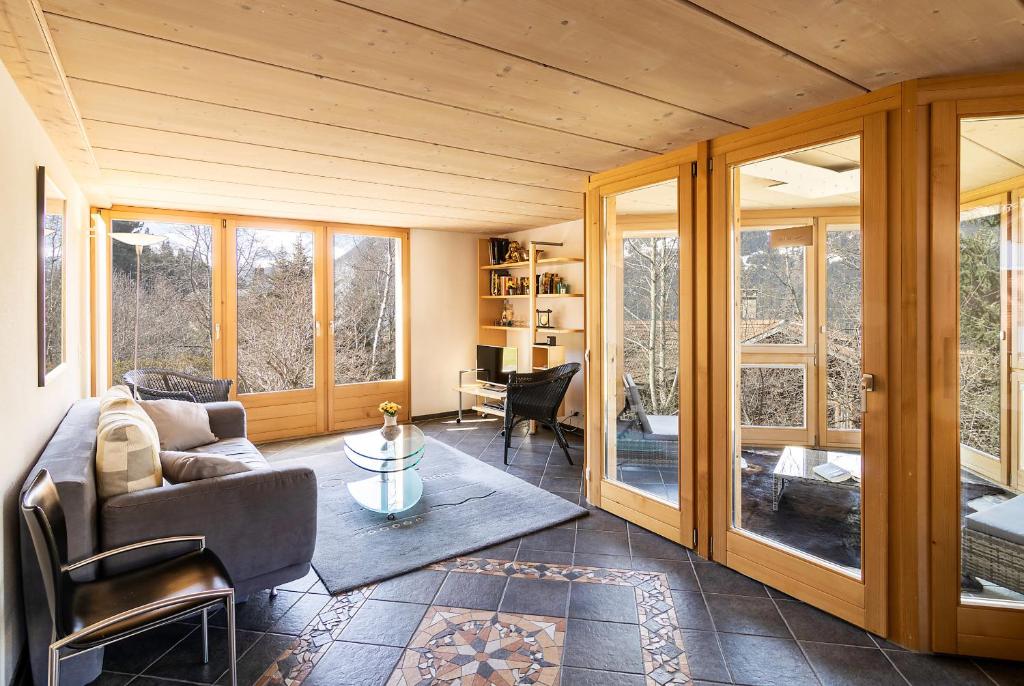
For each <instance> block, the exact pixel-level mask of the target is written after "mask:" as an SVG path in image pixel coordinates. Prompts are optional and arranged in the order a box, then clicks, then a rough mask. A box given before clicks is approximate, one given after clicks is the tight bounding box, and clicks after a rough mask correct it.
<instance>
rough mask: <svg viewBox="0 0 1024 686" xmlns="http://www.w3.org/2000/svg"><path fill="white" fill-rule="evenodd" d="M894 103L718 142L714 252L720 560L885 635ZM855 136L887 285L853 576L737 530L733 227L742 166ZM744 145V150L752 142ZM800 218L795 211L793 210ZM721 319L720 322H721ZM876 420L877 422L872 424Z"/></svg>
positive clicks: (872, 287)
mask: <svg viewBox="0 0 1024 686" xmlns="http://www.w3.org/2000/svg"><path fill="white" fill-rule="evenodd" d="M884 103H885V101H884V100H882V101H877V100H875V101H872V102H870V103H869V104H867V103H866V104H865V106H864V107H863V109H867V110H868V111H864V112H858V108H856V107H852V108H849V109H848V110H847V115H846V116H845V117H838V116H834V117H832V118H831V120H829V118H824V119H823V118H821V117H817V118H816V117H810V116H808V117H806V118H805V119H803V120H802V121H801V123H800V125H799V126H794V125H793V122H790V126H789V127H782V128H780V129H778V130H774V131H772V130H771V129H770V128H769V129H768V131H765V130H757V131H755V132H749V133H748V134H746V135H741V134H736V135H734V136H728V137H725V138H723V139H721V141H717V142H716V141H713V142H712V155H713V158H712V160H713V168H714V176H713V179H712V219H713V221H714V227H713V236H712V245H711V270H712V280H713V285H712V288H711V317H712V332H711V333H712V339H711V355H712V366H711V377H712V382H711V385H712V388H713V389H714V390H713V393H712V399H711V402H712V406H711V421H712V436H713V444H712V453H711V456H712V465H713V466H712V468H713V475H714V476H713V488H714V498H713V501H714V508H715V510H714V527H715V539H716V540H717V541H720V542H721V543H718V544H717V545H713V546H712V553H713V556H714V559H715V560H717V561H719V562H722V563H723V564H725V565H726V566H729V567H732V568H734V569H736V570H738V571H740V572H742V573H744V574H746V575H748V576H751V577H753V578H756V579H758V580H760V581H763V582H765V583H768V584H770V585H771V586H773V587H775V588H778V589H780V590H782V591H784V592H786V593H788V594H790V595H792V596H794V597H797V598H800V599H802V600H805V601H808V602H810V603H812V604H814V605H816V606H818V607H821V608H822V609H824V610H826V611H828V612H831V613H832V614H835V615H838V616H840V617H842V618H844V619H846V620H848V621H850V622H852V623H854V624H857V625H860V626H863V627H865V628H867V629H869V630H871V631H874V632H876V633H879V634H882V635H884V634H885V633H886V628H887V617H886V609H887V606H886V595H887V583H888V579H887V576H888V572H887V566H888V551H887V541H888V535H887V531H886V526H885V523H886V521H887V517H886V513H887V508H888V503H887V497H888V483H887V479H888V474H887V468H886V464H885V463H886V444H887V439H888V427H887V422H888V408H887V398H886V387H887V382H888V348H887V343H886V338H887V332H888V323H887V317H888V309H887V300H886V296H887V281H888V263H887V241H888V233H887V226H888V222H887V211H888V206H887V203H888V173H889V160H888V155H887V150H888V148H887V146H888V137H887V125H888V122H887V114H886V109H888V108H886V107H885V106H884ZM794 129H795V130H794ZM853 136H860V137H861V151H862V152H861V169H862V179H863V180H862V185H861V206H860V215H861V227H862V231H864V248H863V250H864V252H863V260H864V264H865V265H874V267H872V269H871V271H872V273H874V274H877V275H878V277H880V278H871V279H868V278H865V283H864V295H863V298H864V300H865V302H873V303H875V306H874V307H870V308H868V307H865V308H864V311H863V313H862V317H863V319H862V321H863V331H864V334H863V335H864V338H865V339H866V340H867V339H869V338H870V340H873V341H875V345H873V346H872V347H870V348H865V355H864V358H863V368H864V369H865V371H866V372H868V373H872V374H874V375H875V379H876V388H878V391H876V392H875V393H872V394H869V396H868V398H869V400H868V408H867V410H868V411H867V413H866V414H865V419H864V422H865V427H866V428H868V427H870V429H871V430H870V431H865V432H864V446H863V454H864V456H865V458H864V459H865V461H864V466H863V480H862V484H863V488H862V501H861V502H862V506H861V512H862V546H861V559H862V565H861V567H862V572H861V575H860V578H859V579H858V578H854V577H852V576H850V575H848V574H846V573H844V572H842V571H839V570H838V569H837V568H835V567H833V566H832V565H829V564H828V563H826V562H824V561H821V560H818V559H815V558H812V557H810V556H807V555H805V554H802V553H799V552H798V551H793V550H784V549H782V548H780V547H777V546H775V545H772V544H769V543H768V542H767V541H765V540H763V539H760V538H759V537H758V536H756V535H753V534H751V533H750V532H745V531H742V530H740V529H738V528H736V527H733V526H732V525H731V521H732V516H733V514H732V508H731V507H730V503H731V502H732V500H733V498H737V497H738V493H737V489H736V485H735V483H734V479H733V470H732V463H733V440H734V437H735V434H734V422H735V417H734V409H735V408H734V405H733V398H732V389H733V386H734V383H735V379H734V374H735V370H734V367H733V365H734V357H733V355H734V353H733V341H732V333H731V332H732V326H731V324H730V319H731V314H730V313H731V311H732V304H733V296H732V291H733V278H732V277H733V268H734V267H733V262H732V260H733V256H732V242H733V224H734V220H733V217H734V214H733V211H732V204H733V202H734V197H733V193H732V189H731V174H732V171H731V170H732V169H733V168H734V167H735V165H738V164H740V163H743V162H749V161H753V160H757V159H763V158H765V157H770V156H773V155H778V154H781V153H785V152H787V151H790V150H799V149H801V148H806V147H810V146H815V145H822V144H827V143H829V142H832V141H836V140H842V139H844V138H850V137H853ZM744 142H745V144H744ZM790 213H791V214H792V213H793V211H790ZM716 313H718V314H716ZM869 422H870V423H869Z"/></svg>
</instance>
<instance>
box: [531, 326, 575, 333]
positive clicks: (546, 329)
mask: <svg viewBox="0 0 1024 686" xmlns="http://www.w3.org/2000/svg"><path fill="white" fill-rule="evenodd" d="M537 333H538V334H541V333H545V334H547V333H583V329H548V328H546V327H541V326H538V327H537Z"/></svg>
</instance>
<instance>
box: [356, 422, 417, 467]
mask: <svg viewBox="0 0 1024 686" xmlns="http://www.w3.org/2000/svg"><path fill="white" fill-rule="evenodd" d="M390 428H391V429H392V430H394V436H390V435H389V436H387V437H385V435H384V432H383V430H382V429H374V430H372V431H363V432H362V433H357V434H352V435H351V436H346V437H345V447H346V448H347V449H348V450H350V451H352V452H353V453H355V454H356V455H358V456H360V457H364V458H367V459H368V460H372V461H376V462H412V460H409V458H411V457H413V456H414V455H417V454H418V453H421V452H422V451H423V444H424V438H423V432H422V431H420V429H419V427H417V426H413V425H411V424H403V425H401V426H396V427H390ZM360 462H363V460H360ZM416 462H418V460H416ZM381 466H382V467H384V468H385V469H388V470H389V471H390V470H391V469H392V468H394V467H395V466H397V465H391V466H390V467H389V466H388V465H381ZM409 466H412V465H409Z"/></svg>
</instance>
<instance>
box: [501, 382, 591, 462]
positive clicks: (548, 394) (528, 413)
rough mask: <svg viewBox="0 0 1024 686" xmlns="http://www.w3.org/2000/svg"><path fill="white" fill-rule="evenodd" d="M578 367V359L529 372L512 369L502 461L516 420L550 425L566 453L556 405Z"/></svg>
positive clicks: (566, 457)
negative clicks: (513, 370)
mask: <svg viewBox="0 0 1024 686" xmlns="http://www.w3.org/2000/svg"><path fill="white" fill-rule="evenodd" d="M579 370H580V364H579V362H569V363H568V364H562V365H559V366H557V367H552V368H551V369H545V370H543V371H540V372H534V373H532V374H519V373H516V372H513V373H512V374H510V375H509V380H508V395H507V396H506V398H505V464H508V449H509V447H510V445H511V442H512V429H514V428H515V427H516V426H517V425H518V424H521V423H523V422H528V421H535V422H537V423H539V424H542V425H544V426H546V427H548V428H549V429H551V430H552V431H553V432H554V434H555V439H556V440H557V441H558V445H560V446H561V448H562V450H563V451H564V452H565V459H567V460H568V461H569V464H572V457H570V456H569V442H568V441H566V440H565V436H564V435H563V434H562V428H561V427H560V426H559V424H558V416H557V415H558V406H559V405H561V404H562V399H563V398H565V393H566V391H568V390H569V382H570V381H572V377H573V376H575V375H576V372H578V371H579Z"/></svg>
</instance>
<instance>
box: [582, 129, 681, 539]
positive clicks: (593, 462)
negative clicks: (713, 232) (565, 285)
mask: <svg viewBox="0 0 1024 686" xmlns="http://www.w3.org/2000/svg"><path fill="white" fill-rule="evenodd" d="M697 159H698V150H697V146H692V147H691V148H687V149H686V150H683V151H680V152H679V153H677V154H673V155H670V156H666V157H664V158H659V164H656V165H654V166H649V165H638V166H637V167H635V170H636V171H635V173H627V174H616V175H614V176H608V177H603V178H601V177H594V178H592V180H591V184H590V187H589V188H588V192H587V219H586V222H585V226H586V261H587V265H588V267H587V270H586V280H587V284H586V289H587V290H586V292H587V294H588V297H587V302H586V308H587V327H586V329H587V330H586V337H587V352H586V361H587V365H586V373H587V417H588V425H587V447H588V449H587V467H586V472H585V476H586V480H587V486H586V495H587V499H588V500H589V501H590V502H591V503H592V504H594V505H595V506H597V507H600V508H602V509H605V510H608V511H609V512H612V513H614V514H616V515H619V516H620V517H623V518H624V519H627V520H629V521H632V522H634V523H635V524H638V525H640V526H642V527H644V528H646V529H649V530H651V531H654V532H655V533H658V534H660V535H662V536H664V537H665V538H668V539H670V540H673V541H675V542H677V543H680V544H681V545H684V546H686V547H694V546H696V545H697V542H698V538H699V534H698V531H697V525H696V524H697V521H698V517H697V511H696V510H697V508H696V493H697V488H696V473H697V469H696V461H695V446H696V437H695V427H696V423H695V411H696V395H695V393H696V377H697V374H696V370H697V361H696V358H695V355H694V350H695V334H696V327H695V305H696V302H695V293H696V288H697V277H696V269H695V268H694V265H695V260H696V258H697V255H696V252H695V248H696V240H697V236H696V231H697V223H698V222H697V221H696V219H697V217H696V212H695V200H696V193H697V184H696V181H697V179H696V174H695V173H694V172H695V171H696V169H697ZM670 180H675V181H676V183H677V192H678V195H677V208H678V212H677V217H678V219H677V230H678V235H679V310H680V311H679V378H680V379H681V380H682V381H681V383H680V386H679V389H680V390H679V392H680V406H679V436H680V440H679V475H680V476H679V505H678V507H673V506H671V505H669V504H667V503H664V502H661V501H658V500H655V499H652V498H650V497H649V496H646V495H644V494H643V493H642V492H641V491H639V490H636V489H632V488H629V487H627V486H624V485H622V484H619V483H617V482H613V481H612V480H609V479H607V478H605V452H606V447H605V445H606V444H605V440H604V437H605V431H606V427H607V422H608V418H607V416H606V414H607V412H606V408H605V400H606V392H605V389H604V382H605V379H604V364H605V359H604V356H605V350H604V345H605V340H606V335H607V332H606V324H607V321H606V319H605V317H604V315H603V311H604V305H605V295H604V288H605V284H604V272H605V267H606V264H605V262H606V256H605V248H606V246H607V237H606V236H605V227H606V224H607V220H606V217H605V199H606V198H609V199H614V197H615V196H616V195H618V194H621V193H624V192H627V191H630V190H635V189H638V188H643V187H645V186H649V185H652V184H655V183H660V182H664V181H670ZM613 221H614V219H613Z"/></svg>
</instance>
